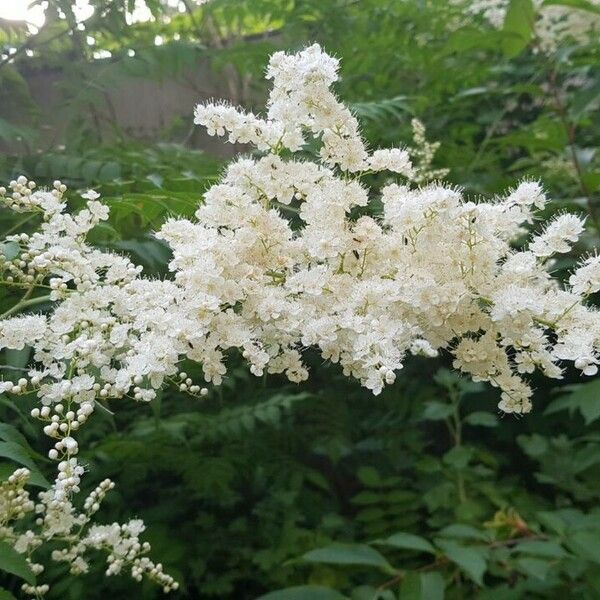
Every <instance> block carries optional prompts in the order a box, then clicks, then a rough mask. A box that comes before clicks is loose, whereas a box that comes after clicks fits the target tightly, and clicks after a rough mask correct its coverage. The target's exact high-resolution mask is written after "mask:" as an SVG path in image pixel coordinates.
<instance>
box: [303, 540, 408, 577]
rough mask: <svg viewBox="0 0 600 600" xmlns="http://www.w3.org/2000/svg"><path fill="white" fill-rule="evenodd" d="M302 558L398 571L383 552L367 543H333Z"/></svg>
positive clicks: (330, 563) (329, 563)
mask: <svg viewBox="0 0 600 600" xmlns="http://www.w3.org/2000/svg"><path fill="white" fill-rule="evenodd" d="M302 558H303V560H306V561H308V562H316V563H323V564H328V565H357V566H366V567H377V568H379V569H381V570H383V571H385V572H386V573H395V572H396V571H395V570H394V568H393V567H392V565H390V563H389V562H388V561H387V559H386V558H385V556H383V554H380V553H379V552H377V550H375V549H374V548H371V547H370V546H367V545H366V544H332V545H331V546H327V547H326V548H318V549H316V550H311V551H310V552H307V553H306V554H304V555H303V556H302Z"/></svg>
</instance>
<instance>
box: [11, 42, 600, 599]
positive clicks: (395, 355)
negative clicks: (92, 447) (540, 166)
mask: <svg viewBox="0 0 600 600" xmlns="http://www.w3.org/2000/svg"><path fill="white" fill-rule="evenodd" d="M337 70H338V61H337V60H336V59H334V58H332V57H330V56H328V55H326V54H325V53H323V52H322V50H321V49H320V48H319V46H317V45H315V46H311V47H310V48H307V49H306V50H304V51H302V52H299V53H298V54H293V55H288V54H285V53H282V52H279V53H276V54H275V55H274V56H273V57H272V59H271V61H270V64H269V68H268V71H267V77H268V78H270V79H272V80H273V90H272V92H271V95H270V98H269V102H268V112H267V115H266V117H265V118H261V117H258V116H255V115H252V114H248V113H243V112H240V111H238V110H237V109H234V108H232V107H228V106H225V105H223V104H209V105H205V106H199V107H198V108H197V109H196V121H197V122H199V123H201V124H203V125H205V126H206V127H207V129H208V131H209V133H211V134H214V135H227V136H228V138H229V140H230V141H232V142H240V141H241V142H244V143H251V144H253V145H255V146H256V147H257V148H258V149H259V150H261V151H263V153H262V155H259V156H256V157H254V158H241V159H239V160H237V161H235V162H233V163H232V164H230V165H229V167H228V168H227V170H226V172H225V173H224V176H223V178H222V180H221V181H220V182H219V183H217V184H216V185H214V186H213V187H212V188H211V189H210V190H208V192H207V193H206V194H205V198H204V202H203V203H202V204H201V206H200V207H199V208H198V211H197V213H196V219H195V220H188V219H171V220H169V221H167V223H165V225H164V226H163V227H162V228H161V230H160V231H159V232H158V234H157V235H158V236H159V237H160V238H161V239H163V240H165V241H166V242H168V243H169V244H170V246H171V248H172V250H173V260H172V262H171V264H170V268H171V271H172V272H173V278H172V280H171V281H161V280H151V279H147V278H144V277H143V276H142V275H141V272H140V269H139V268H138V267H135V266H134V265H133V264H132V263H131V262H130V261H129V260H127V259H126V258H124V257H122V256H118V255H116V254H112V253H109V252H104V251H100V250H99V249H97V248H94V247H93V246H91V245H89V244H88V243H87V242H86V234H87V233H88V231H89V230H90V229H91V228H92V227H93V226H94V225H96V224H97V223H98V222H100V221H101V220H104V219H106V218H107V216H108V210H107V208H106V207H105V206H103V205H102V204H101V203H99V202H98V200H97V198H98V196H97V194H96V193H94V192H89V193H87V194H85V195H84V198H85V199H86V200H87V204H86V208H84V209H83V210H81V211H79V212H78V213H76V214H74V215H70V214H68V213H66V212H65V202H64V201H63V194H64V192H65V187H64V186H63V185H62V184H61V183H60V182H58V181H57V182H55V185H54V189H53V190H52V191H44V190H37V189H36V187H35V185H34V184H33V183H31V182H28V181H27V180H26V179H25V178H19V179H18V180H16V181H13V182H11V185H10V190H6V189H4V188H0V196H1V197H3V198H4V200H5V203H6V204H7V205H8V206H10V207H11V208H13V209H14V210H17V211H33V212H38V213H40V215H41V217H42V221H43V222H42V225H41V227H40V230H39V231H38V232H36V233H34V234H32V235H26V234H17V235H13V236H10V237H9V238H7V240H6V243H5V245H4V246H3V254H4V258H3V259H2V260H1V261H0V275H1V278H0V285H4V286H8V287H11V288H16V289H22V290H23V297H22V299H21V301H20V302H19V303H17V304H16V305H15V306H13V307H12V308H11V309H10V310H9V311H7V313H5V314H4V315H2V316H3V317H5V318H4V319H2V320H0V349H2V348H16V349H18V348H22V347H23V346H24V345H30V346H32V347H33V351H34V352H33V359H34V364H33V365H32V367H31V370H30V371H29V373H28V377H27V378H25V377H22V378H21V379H19V380H18V381H16V382H12V381H7V382H3V383H2V384H0V385H1V389H2V391H5V392H9V393H12V394H24V393H31V392H35V393H37V395H38V397H39V400H40V407H39V408H34V409H33V411H32V416H33V417H34V418H36V419H39V420H41V421H42V422H43V423H44V432H45V433H46V434H47V435H48V436H50V437H51V438H52V439H53V441H54V447H53V448H51V449H50V451H49V456H50V458H52V459H54V460H56V461H58V463H59V473H58V476H57V478H56V481H55V483H54V485H53V486H52V488H51V489H50V491H49V492H48V493H47V494H48V495H47V496H44V498H46V500H44V501H43V502H42V503H43V504H44V503H45V504H48V505H49V506H50V505H52V506H54V505H53V504H52V503H57V504H58V505H60V507H61V508H60V514H61V515H68V514H72V508H71V507H72V504H71V498H72V496H73V494H74V493H76V492H78V491H79V485H80V478H81V476H82V474H83V468H82V467H81V465H80V464H79V463H78V460H77V454H78V444H77V441H76V436H77V431H78V429H79V428H80V427H81V426H82V425H83V424H84V423H85V422H86V421H87V420H88V419H89V417H90V415H91V414H92V413H93V412H94V410H95V409H96V408H97V407H98V406H102V403H103V402H104V401H105V400H115V399H121V398H125V397H129V398H132V399H135V400H142V401H148V400H152V399H153V398H154V397H155V394H156V390H157V389H158V388H160V387H161V386H163V385H164V384H165V383H169V382H170V383H175V384H176V385H177V387H178V388H179V389H180V390H181V391H183V392H186V393H188V394H191V395H193V396H197V397H201V396H203V395H205V394H206V393H207V390H206V388H201V387H200V385H197V384H195V383H194V382H193V381H192V380H191V378H189V377H188V376H187V374H186V373H182V372H180V369H179V366H178V365H179V363H180V361H181V360H182V359H183V358H187V359H190V360H193V361H196V362H198V363H199V364H200V365H201V367H202V370H203V375H204V379H205V381H206V382H212V383H214V384H216V385H218V384H219V383H221V381H222V378H223V376H224V375H225V373H226V366H225V362H226V353H227V352H228V351H229V350H232V349H238V350H239V351H240V352H241V354H242V356H243V357H244V358H245V359H246V360H247V362H248V363H249V364H250V369H251V371H252V372H253V373H254V374H255V375H261V374H263V373H264V372H268V373H284V374H285V375H286V376H287V377H288V378H289V379H290V380H291V381H295V382H300V381H303V380H305V379H306V378H307V377H308V369H307V367H306V365H305V363H304V361H303V352H304V350H305V349H307V348H314V349H316V350H317V351H318V352H319V353H320V354H321V355H322V357H323V358H324V359H325V360H330V361H331V362H334V363H339V364H340V365H341V368H342V369H343V372H344V373H345V374H346V375H348V376H352V377H354V378H356V379H358V380H359V381H360V382H361V384H362V385H364V386H365V387H367V388H368V389H370V390H371V391H372V392H373V393H375V394H378V393H380V392H381V390H382V389H383V387H384V386H385V385H389V384H391V383H393V382H394V379H395V377H396V372H397V371H398V370H399V369H401V368H402V366H403V363H404V360H405V357H406V355H407V354H422V355H425V356H435V355H437V353H438V352H439V351H447V352H450V353H451V354H452V355H453V356H454V364H455V366H456V368H458V369H460V370H461V371H463V372H465V373H468V374H469V375H470V376H471V377H472V378H473V379H474V380H477V381H489V382H491V383H492V384H493V385H494V386H497V387H498V388H499V389H500V390H501V401H500V408H501V409H502V410H504V411H506V412H514V413H523V412H527V411H529V410H530V408H531V402H530V397H531V393H532V392H531V389H530V387H529V385H528V384H527V383H526V381H525V380H524V379H523V375H524V374H527V373H531V372H533V371H534V370H535V369H539V370H541V371H542V372H543V373H545V374H546V375H547V376H549V377H560V376H561V366H560V363H561V362H562V361H572V362H573V363H574V364H575V367H576V368H578V369H580V370H581V371H582V372H583V373H584V374H586V375H593V374H595V373H596V371H597V364H598V362H599V351H600V318H599V315H598V312H597V311H596V310H594V309H593V308H590V307H586V306H585V305H584V301H585V299H586V297H587V296H588V295H589V294H592V293H594V292H596V291H598V288H599V285H600V284H599V282H600V260H598V257H596V256H592V257H590V258H588V259H586V260H585V261H584V262H583V263H582V264H581V266H580V267H579V268H578V269H577V270H576V271H575V272H574V273H573V275H572V277H571V280H570V282H569V284H568V285H566V286H561V285H560V284H559V282H557V281H556V280H554V279H553V278H552V277H551V275H550V274H549V272H548V267H549V265H550V264H551V263H550V260H551V257H552V255H554V254H556V253H561V252H566V251H568V250H569V249H570V248H571V245H572V243H573V242H574V241H575V240H576V239H577V236H578V235H579V234H580V233H581V231H582V230H583V222H582V220H581V219H579V218H578V217H576V216H574V215H569V214H565V215H561V216H559V217H557V218H556V219H555V220H553V221H552V222H550V223H548V224H547V225H546V227H545V229H543V230H542V231H541V232H540V233H539V234H537V235H535V236H534V237H533V238H532V239H531V241H530V243H529V244H528V245H527V246H526V247H525V249H523V250H521V251H515V250H513V249H512V247H511V242H512V241H513V240H514V239H515V238H516V237H518V236H521V235H522V234H523V233H524V232H525V227H526V226H529V225H531V224H532V223H533V220H534V216H535V211H536V210H537V209H541V208H543V207H544V205H545V203H546V198H545V195H544V193H543V192H542V189H541V187H540V186H539V184H537V183H534V182H524V183H521V184H520V185H519V186H518V187H517V189H515V190H513V191H512V192H511V193H509V194H508V195H507V196H506V197H503V198H497V199H495V200H494V201H491V202H473V201H470V200H468V199H466V198H464V197H463V194H462V193H461V192H460V190H457V189H454V188H451V187H448V186H445V185H442V184H441V183H435V182H434V183H429V184H427V185H423V186H422V187H417V186H416V185H414V184H415V183H424V182H426V181H429V180H431V179H432V178H435V177H441V176H443V172H442V171H439V170H436V169H432V167H431V163H432V159H433V154H434V153H435V150H436V145H435V144H429V143H428V142H426V140H425V137H424V130H423V128H422V126H421V125H420V124H419V123H414V124H413V128H414V132H415V141H416V143H417V146H418V147H421V150H420V151H417V152H416V151H414V150H412V151H410V152H409V151H407V150H405V149H391V150H375V151H374V152H369V150H368V149H367V147H366V144H365V142H364V141H363V139H362V137H361V136H360V133H359V127H358V123H357V121H356V119H355V118H354V116H353V115H352V114H351V113H350V111H349V110H348V109H347V108H346V107H345V106H344V105H343V104H342V103H340V102H339V101H338V100H337V98H336V97H335V95H334V94H333V92H332V91H331V89H330V88H331V85H332V84H333V83H334V82H335V81H336V79H337ZM309 142H310V143H311V144H316V145H317V146H318V147H319V159H318V160H316V161H310V160H307V159H306V158H303V157H305V156H306V146H307V145H308V143H309ZM300 152H301V153H300ZM411 156H412V157H413V158H414V159H415V163H416V166H415V167H413V166H412V165H411V160H410V158H411ZM385 170H387V171H388V172H391V173H392V174H394V175H388V180H387V183H385V185H384V186H383V188H382V189H380V190H379V191H377V190H373V189H369V187H367V186H366V185H365V183H364V182H365V179H364V178H365V176H368V175H369V174H372V173H373V172H378V171H385ZM390 177H392V179H390ZM393 178H395V180H394V179H393ZM411 184H412V185H411ZM378 207H379V208H378ZM286 214H289V215H291V218H288V217H286V216H285V215H286ZM38 290H46V291H47V293H48V295H47V296H42V297H40V296H39V295H37V294H39V291H38ZM43 300H46V301H54V302H55V303H56V304H55V305H54V308H53V310H52V311H51V312H50V313H48V314H47V315H35V314H33V315H31V314H25V315H16V314H15V313H17V312H19V311H27V310H30V309H31V308H32V307H33V306H34V305H36V304H39V303H40V302H41V301H43ZM12 315H15V316H12ZM90 502H92V505H95V502H94V501H90ZM48 514H49V513H48ZM61 518H67V519H68V518H70V517H64V516H63V517H61ZM59 521H60V519H59ZM53 522H54V521H53V519H50V520H47V519H46V518H44V527H45V528H47V529H49V530H50V531H52V527H53V525H52V523H53ZM119 528H120V529H119ZM90 531H94V532H95V535H94V536H93V539H94V540H101V541H98V544H99V545H100V546H103V547H110V548H111V556H112V557H113V559H114V560H112V561H111V565H114V566H111V567H110V569H109V570H110V572H111V573H114V572H118V571H119V570H120V569H121V567H122V566H123V564H124V563H123V561H125V563H127V564H133V563H131V561H132V560H134V559H133V558H132V556H133V555H131V556H130V554H129V552H130V547H129V545H128V544H129V542H127V543H125V542H123V543H121V542H118V543H117V541H116V540H117V538H118V539H123V538H126V539H127V540H130V539H131V540H133V539H135V540H137V534H134V533H132V530H131V528H130V527H129V528H128V526H125V529H123V527H121V526H110V527H109V528H108V529H102V530H97V529H90ZM119 532H120V533H119ZM90 535H91V534H90ZM119 536H120V537H119ZM107 540H109V541H107ZM110 540H112V541H110ZM113 542H114V543H113ZM131 544H132V545H133V546H132V547H134V548H136V549H137V546H136V544H137V541H132V542H131ZM85 546H86V547H88V546H93V543H92V542H91V541H90V542H89V543H88V542H86V544H85ZM117 546H118V547H119V548H121V549H122V551H121V550H116V549H115V547H117ZM135 551H136V552H137V550H135ZM79 556H80V554H79V553H78V552H76V553H75V554H70V553H69V552H67V554H66V555H65V556H64V558H65V560H68V561H69V562H70V563H71V564H74V563H75V562H77V564H78V565H81V569H80V570H85V569H84V568H83V566H82V563H81V562H80V561H79V560H78V557H79ZM124 557H125V558H124ZM56 558H58V555H57V556H56ZM128 561H129V562H128ZM134 566H135V573H134V576H135V577H136V578H137V576H138V575H141V574H142V573H145V572H148V573H149V574H151V575H152V576H154V577H155V578H158V579H159V581H161V583H163V584H164V587H166V588H169V589H172V588H173V587H174V585H173V584H172V583H170V580H167V579H164V580H163V579H162V577H163V574H162V571H161V569H160V568H159V567H158V565H157V566H153V565H152V566H151V563H150V562H149V561H146V559H140V562H138V563H135V565H134ZM75 568H76V569H77V568H79V567H75ZM164 577H166V576H164ZM165 582H166V583H165Z"/></svg>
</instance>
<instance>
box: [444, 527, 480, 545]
mask: <svg viewBox="0 0 600 600" xmlns="http://www.w3.org/2000/svg"><path fill="white" fill-rule="evenodd" d="M439 533H440V535H443V536H444V537H449V538H461V539H466V540H482V541H484V542H485V541H487V540H488V536H487V535H486V534H485V533H484V532H483V531H480V530H479V529H477V528H476V527H473V526H472V525H465V524H464V523H453V524H452V525H448V526H447V527H444V528H443V529H442V530H441V531H440V532H439Z"/></svg>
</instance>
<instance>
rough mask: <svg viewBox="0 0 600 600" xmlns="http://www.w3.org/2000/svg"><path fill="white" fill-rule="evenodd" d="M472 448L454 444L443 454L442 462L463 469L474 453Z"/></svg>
mask: <svg viewBox="0 0 600 600" xmlns="http://www.w3.org/2000/svg"><path fill="white" fill-rule="evenodd" d="M474 453H475V452H474V450H473V448H467V447H466V446H454V448H452V449H451V450H449V451H448V452H446V454H444V457H443V460H444V462H445V463H446V464H447V465H449V466H450V467H453V468H454V469H458V470H460V469H464V468H465V467H466V466H467V465H468V464H469V461H470V460H471V459H472V458H473V455H474Z"/></svg>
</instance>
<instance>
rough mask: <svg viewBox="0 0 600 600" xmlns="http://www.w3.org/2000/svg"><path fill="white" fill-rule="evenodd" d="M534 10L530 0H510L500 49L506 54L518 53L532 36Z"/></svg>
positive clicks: (509, 55) (511, 55) (514, 54)
mask: <svg viewBox="0 0 600 600" xmlns="http://www.w3.org/2000/svg"><path fill="white" fill-rule="evenodd" d="M534 23H535V10H534V7H533V2H532V0H510V4H509V6H508V10H507V11H506V16H505V17H504V26H503V27H502V32H503V34H504V38H503V40H502V49H503V50H504V54H506V56H508V57H509V58H510V57H513V56H516V55H517V54H519V53H520V52H521V51H522V50H523V49H524V48H525V47H526V46H527V44H529V42H530V41H531V38H532V37H533V26H534Z"/></svg>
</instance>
